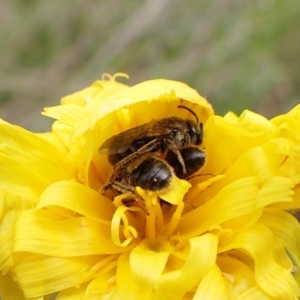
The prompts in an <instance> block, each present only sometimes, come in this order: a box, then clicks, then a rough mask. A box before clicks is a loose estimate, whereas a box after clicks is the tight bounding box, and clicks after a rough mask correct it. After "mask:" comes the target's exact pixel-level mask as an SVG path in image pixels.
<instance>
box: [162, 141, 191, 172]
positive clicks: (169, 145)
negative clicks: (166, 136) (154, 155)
mask: <svg viewBox="0 0 300 300" xmlns="http://www.w3.org/2000/svg"><path fill="white" fill-rule="evenodd" d="M164 143H165V144H166V148H167V149H168V150H170V151H172V152H173V153H174V154H175V155H176V156H177V159H178V161H179V163H180V165H181V167H182V173H183V174H186V167H185V163H184V160H183V158H182V155H181V153H180V151H179V149H177V148H176V146H175V145H174V144H173V143H172V142H170V141H168V140H165V141H164Z"/></svg>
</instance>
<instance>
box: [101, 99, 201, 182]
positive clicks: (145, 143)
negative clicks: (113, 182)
mask: <svg viewBox="0 0 300 300" xmlns="http://www.w3.org/2000/svg"><path fill="white" fill-rule="evenodd" d="M178 108H183V109H186V110H188V111H189V112H190V113H191V114H192V115H193V116H194V117H195V119H196V122H195V121H193V120H190V119H186V120H184V119H182V118H178V117H169V118H164V119H161V120H153V121H151V122H148V123H146V124H143V125H140V126H137V127H134V128H131V129H128V130H126V131H123V132H121V133H119V134H117V135H114V136H113V137H111V138H110V139H108V140H106V141H105V142H104V143H103V144H102V145H101V147H100V148H99V153H100V154H104V155H108V161H109V162H110V164H111V165H113V166H114V172H116V173H117V174H118V173H119V172H120V169H122V168H124V166H126V165H128V164H130V163H131V162H133V161H134V160H136V159H137V157H141V156H143V155H144V154H145V153H151V152H152V153H154V152H157V151H161V152H162V153H163V154H164V153H165V152H167V151H172V152H173V153H174V154H175V155H176V157H177V159H178V161H179V163H180V165H181V167H182V170H183V174H186V172H187V170H186V166H185V163H184V160H183V158H182V155H181V153H180V150H179V149H181V148H183V147H187V146H199V145H200V144H201V143H202V140H203V123H199V120H198V117H197V115H196V114H195V113H194V112H193V111H192V110H191V109H189V108H188V107H185V106H182V105H179V106H178ZM116 177H117V176H116Z"/></svg>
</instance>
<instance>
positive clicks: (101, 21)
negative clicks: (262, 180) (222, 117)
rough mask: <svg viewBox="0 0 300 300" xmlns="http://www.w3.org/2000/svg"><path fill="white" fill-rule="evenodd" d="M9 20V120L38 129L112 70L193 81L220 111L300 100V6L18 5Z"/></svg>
mask: <svg viewBox="0 0 300 300" xmlns="http://www.w3.org/2000/svg"><path fill="white" fill-rule="evenodd" d="M0 14H1V27H0V62H1V64H0V65H1V68H0V117H1V118H3V119H5V120H7V121H9V122H12V123H15V124H19V125H22V126H24V127H25V128H28V129H31V130H35V131H42V130H47V129H49V128H50V120H47V118H45V117H42V116H40V111H42V110H43V107H45V106H52V105H55V104H57V103H58V102H59V99H60V98H61V97H62V96H64V95H66V94H68V93H71V92H74V91H76V90H79V89H81V88H84V87H85V86H87V85H89V84H90V83H91V82H93V81H94V80H96V79H98V78H100V77H101V74H102V73H106V72H108V73H115V72H126V73H128V74H129V75H130V80H129V82H128V83H129V84H130V85H133V84H135V83H138V82H140V81H143V80H147V79H152V78H168V79H175V80H180V81H184V82H186V83H188V84H189V85H191V86H192V87H194V88H195V89H197V90H198V91H199V93H200V94H201V95H203V96H205V97H206V98H208V99H209V100H210V102H211V103H212V104H213V105H214V107H215V110H216V112H217V113H218V114H224V113H225V112H226V111H228V110H232V111H234V112H236V113H240V112H241V111H242V110H243V109H245V108H248V109H251V110H254V111H257V112H259V113H262V114H264V115H265V116H267V117H272V116H274V115H276V114H280V113H284V112H286V111H288V110H289V109H290V108H291V107H293V106H294V105H295V104H296V103H298V102H300V101H299V99H300V68H299V65H300V55H299V53H300V1H298V0H285V1H282V0H278V1H276V0H256V1H255V0H252V1H247V0H244V1H237V0H215V1H214V0H210V1H208V0H202V1H201V0H190V1H178V0H172V1H171V0H148V1H138V0H131V1H125V0H118V1H117V0H110V1H108V0H102V1H95V0H93V1H83V0H81V1H79V0H52V1H41V0H10V1H1V3H0Z"/></svg>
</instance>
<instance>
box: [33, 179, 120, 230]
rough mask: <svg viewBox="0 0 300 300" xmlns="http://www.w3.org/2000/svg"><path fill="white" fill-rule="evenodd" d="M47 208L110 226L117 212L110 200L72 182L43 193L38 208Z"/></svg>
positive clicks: (64, 182)
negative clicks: (64, 209)
mask: <svg viewBox="0 0 300 300" xmlns="http://www.w3.org/2000/svg"><path fill="white" fill-rule="evenodd" d="M45 207H48V208H49V209H51V208H54V207H63V208H66V209H69V210H70V211H71V212H73V213H74V212H76V213H79V214H81V215H83V216H86V217H88V218H89V219H91V220H95V221H98V222H101V223H104V224H110V222H111V219H112V216H113V214H114V212H115V208H114V206H113V204H112V202H111V201H110V200H109V199H108V198H106V197H104V196H102V195H101V194H99V193H98V192H96V191H94V190H92V189H90V188H88V187H87V186H84V185H82V184H79V183H77V182H76V181H71V180H70V181H60V182H57V183H54V184H53V185H50V186H49V187H48V188H47V189H46V190H45V191H44V192H43V194H42V195H41V198H40V201H39V203H38V205H37V208H45ZM56 211H57V210H56Z"/></svg>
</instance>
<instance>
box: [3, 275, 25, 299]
mask: <svg viewBox="0 0 300 300" xmlns="http://www.w3.org/2000/svg"><path fill="white" fill-rule="evenodd" d="M0 299H3V300H6V299H7V300H26V299H25V297H24V294H23V292H22V290H21V289H20V288H19V286H18V285H17V284H16V282H14V281H13V280H12V278H11V277H10V276H8V275H6V276H4V275H2V274H0Z"/></svg>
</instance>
